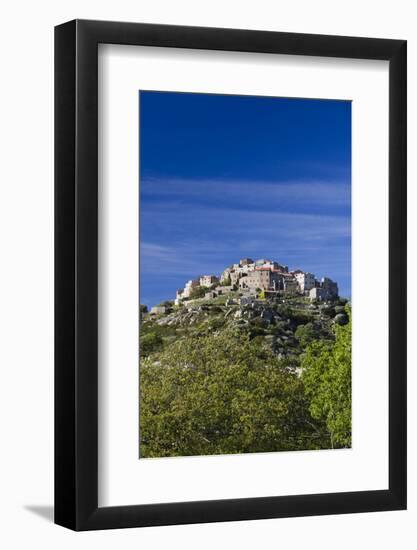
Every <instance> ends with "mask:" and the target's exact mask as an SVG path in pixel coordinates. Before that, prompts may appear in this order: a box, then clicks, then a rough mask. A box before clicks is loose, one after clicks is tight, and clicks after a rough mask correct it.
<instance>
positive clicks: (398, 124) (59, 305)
mask: <svg viewBox="0 0 417 550" xmlns="http://www.w3.org/2000/svg"><path fill="white" fill-rule="evenodd" d="M106 43H111V44H123V45H146V46H159V47H168V48H193V49H203V50H224V51H226V50H229V51H240V52H259V53H269V54H291V55H304V56H306V55H307V56H321V57H337V58H356V59H374V60H387V61H388V62H389V281H390V286H389V488H388V489H387V490H377V491H358V492H348V493H334V494H305V495H296V496H269V497H261V498H242V499H230V500H217V501H199V502H181V503H168V504H149V505H137V506H118V507H99V506H98V498H97V494H98V467H97V465H98V446H97V435H98V408H97V405H98V391H97V388H98V350H97V335H98V329H97V326H98V315H97V307H98V291H97V277H98V250H97V247H98V204H97V199H98V151H97V146H98V131H97V128H98V108H97V105H98V64H97V63H98V62H97V58H98V56H97V53H98V44H106ZM406 113H407V108H406V41H404V40H386V39H374V38H353V37H341V36H321V35H311V34H292V33H280V32H265V31H251V30H236V29H216V28H198V27H181V26H165V25H150V24H142V23H118V22H106V21H84V20H74V21H70V22H68V23H64V24H62V25H59V26H57V27H56V28H55V522H56V523H57V524H59V525H62V526H65V527H68V528H70V529H74V530H77V531H79V530H92V529H108V528H123V527H140V526H152V525H170V524H184V523H202V522H215V521H236V520H249V519H261V518H281V517H289V516H309V515H323V514H341V513H352V512H371V511H386V510H402V509H405V508H406ZM370 210H371V205H370ZM394 280H395V289H394V286H393V284H392V281H394Z"/></svg>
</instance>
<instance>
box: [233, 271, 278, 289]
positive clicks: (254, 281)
mask: <svg viewBox="0 0 417 550" xmlns="http://www.w3.org/2000/svg"><path fill="white" fill-rule="evenodd" d="M270 286H271V271H270V270H269V269H265V270H264V269H256V270H254V271H251V272H249V273H248V274H247V275H246V276H245V277H242V278H241V279H239V288H243V289H244V288H260V289H261V290H268V289H269V287H270Z"/></svg>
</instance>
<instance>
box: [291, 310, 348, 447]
mask: <svg viewBox="0 0 417 550" xmlns="http://www.w3.org/2000/svg"><path fill="white" fill-rule="evenodd" d="M347 313H348V315H349V322H348V323H347V324H346V325H344V326H336V327H335V336H336V340H335V342H334V344H331V343H329V342H326V341H323V340H319V341H317V340H316V341H312V342H311V343H310V344H309V346H308V347H307V350H306V353H305V355H304V357H303V359H302V363H301V367H302V369H303V376H302V380H303V382H304V385H305V390H306V394H307V396H308V397H309V398H310V400H311V404H310V412H311V415H312V416H313V417H314V418H315V419H317V420H321V421H323V422H325V423H326V426H327V430H328V432H329V435H330V439H331V442H332V447H350V446H351V407H352V390H351V355H352V345H351V332H352V330H351V319H350V311H349V309H348V308H347Z"/></svg>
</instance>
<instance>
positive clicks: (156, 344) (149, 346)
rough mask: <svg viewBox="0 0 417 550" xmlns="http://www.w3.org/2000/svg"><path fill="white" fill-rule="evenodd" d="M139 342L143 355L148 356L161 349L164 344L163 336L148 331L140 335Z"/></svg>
mask: <svg viewBox="0 0 417 550" xmlns="http://www.w3.org/2000/svg"><path fill="white" fill-rule="evenodd" d="M139 343H140V355H141V357H146V356H147V355H149V354H151V353H153V352H155V351H159V350H160V349H162V346H163V340H162V337H161V336H160V335H159V334H157V333H155V332H148V333H147V334H143V336H140V338H139Z"/></svg>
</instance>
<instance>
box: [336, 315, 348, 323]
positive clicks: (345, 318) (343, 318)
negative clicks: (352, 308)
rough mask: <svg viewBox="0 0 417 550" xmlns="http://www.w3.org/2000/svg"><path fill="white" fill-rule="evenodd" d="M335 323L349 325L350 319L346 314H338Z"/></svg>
mask: <svg viewBox="0 0 417 550" xmlns="http://www.w3.org/2000/svg"><path fill="white" fill-rule="evenodd" d="M333 321H334V322H335V323H337V324H338V325H347V324H348V322H349V318H348V316H347V315H346V313H338V314H337V315H336V317H335V318H334V319H333Z"/></svg>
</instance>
